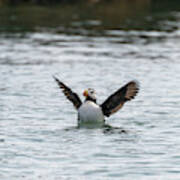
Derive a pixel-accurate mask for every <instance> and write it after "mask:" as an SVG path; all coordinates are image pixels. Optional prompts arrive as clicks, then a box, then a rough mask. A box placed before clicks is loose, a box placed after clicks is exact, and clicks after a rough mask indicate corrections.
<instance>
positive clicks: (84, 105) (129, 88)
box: [53, 76, 139, 126]
mask: <svg viewBox="0 0 180 180" xmlns="http://www.w3.org/2000/svg"><path fill="white" fill-rule="evenodd" d="M53 78H54V80H55V81H56V83H57V85H58V86H59V88H60V89H61V90H62V92H63V93H64V95H65V96H66V98H67V99H68V100H69V101H70V102H71V103H72V104H73V105H74V107H75V109H76V110H77V115H78V126H84V125H85V126H87V125H94V126H103V125H104V124H105V117H109V116H111V115H112V114H114V113H116V112H117V111H119V110H120V109H121V108H122V107H123V105H124V104H125V103H126V102H128V101H130V100H132V99H134V98H135V96H136V95H137V93H138V92H139V82H138V81H135V80H133V81H130V82H128V83H127V84H125V85H124V86H123V87H121V88H119V89H118V90H117V91H115V92H113V93H112V94H111V95H110V96H109V97H108V98H107V99H106V100H105V101H104V102H103V103H102V104H100V105H99V104H98V103H97V98H96V92H95V90H94V89H93V88H88V89H86V90H84V92H83V96H84V97H85V99H84V101H83V102H82V101H81V99H80V97H79V96H78V94H77V93H75V92H74V91H72V89H71V88H70V87H68V86H67V85H66V84H64V83H63V82H62V81H60V80H59V79H58V78H57V77H55V76H53Z"/></svg>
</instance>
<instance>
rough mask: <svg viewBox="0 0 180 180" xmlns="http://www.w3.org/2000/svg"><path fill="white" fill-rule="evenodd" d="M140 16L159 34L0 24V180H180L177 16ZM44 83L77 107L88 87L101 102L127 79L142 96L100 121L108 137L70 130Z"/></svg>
mask: <svg viewBox="0 0 180 180" xmlns="http://www.w3.org/2000/svg"><path fill="white" fill-rule="evenodd" d="M152 7H153V6H152ZM153 10H154V9H153ZM166 10H167V9H166ZM146 13H147V16H146V17H145V18H146V19H147V17H148V19H152V21H156V25H158V26H157V29H156V28H155V26H154V23H153V24H152V25H151V28H150V29H149V27H148V26H146V27H144V30H137V29H135V28H132V29H131V28H130V27H129V25H127V24H126V23H124V27H125V29H116V30H113V29H111V28H109V27H107V28H105V29H104V30H103V31H102V30H98V27H97V24H96V23H95V24H94V23H92V21H91V23H92V25H91V26H92V27H96V28H97V29H96V28H95V29H96V30H95V31H94V32H93V34H92V31H91V30H92V29H90V30H88V29H86V28H85V27H84V26H83V25H82V27H81V26H80V27H79V28H80V29H81V33H79V34H77V29H76V28H74V27H71V28H72V29H71V32H70V31H68V32H66V31H64V32H59V28H58V29H54V28H52V29H50V30H49V29H48V30H47V27H45V28H43V27H40V28H38V30H37V27H36V26H35V29H36V30H35V31H26V32H24V31H21V30H19V31H18V32H16V31H17V29H12V31H13V32H9V31H8V30H7V29H8V27H7V25H6V24H5V25H4V27H3V28H2V29H1V30H2V31H1V34H0V47H1V48H0V109H1V111H0V124H1V125H0V179H3V180H6V179H7V180H9V179H18V180H19V179H38V180H39V179H53V180H55V179H123V180H129V179H138V180H140V179H143V180H144V179H147V180H154V179H162V180H166V179H167V180H169V179H173V180H178V179H179V178H180V153H179V149H180V141H179V136H180V122H179V119H180V113H179V107H180V95H179V94H180V91H179V89H180V73H179V70H180V63H179V59H180V51H179V49H180V41H179V38H180V30H179V28H180V18H179V17H180V12H179V11H178V10H177V9H175V10H174V9H173V10H170V11H167V12H166V13H167V14H166V15H167V16H168V15H169V16H168V17H170V18H167V19H163V18H164V11H162V12H158V13H157V12H156V13H154V14H151V11H150V12H149V11H148V12H146ZM157 16H158V17H159V19H160V20H159V21H158V20H155V18H156V17H157ZM88 22H89V20H88ZM93 22H98V20H96V21H93ZM99 22H101V23H100V24H99V25H98V26H99V27H100V29H101V28H102V24H103V20H99ZM136 22H137V23H138V24H140V23H142V24H143V23H144V22H145V21H143V20H141V18H140V20H139V19H137V20H136ZM107 26H108V25H107ZM113 26H114V24H113ZM63 27H64V26H63ZM127 27H128V30H127V29H126V28H127ZM21 28H22V27H19V29H21ZM141 28H142V26H141ZM146 28H147V29H146ZM3 29H4V30H5V31H4V30H3ZM62 29H63V28H62ZM67 29H68V30H69V29H70V27H67ZM7 31H8V32H7ZM14 31H15V32H14ZM52 75H56V76H57V77H58V78H59V79H61V80H62V81H63V82H65V83H66V84H68V85H69V86H70V87H71V88H72V89H73V90H74V91H75V92H77V93H78V94H79V95H80V97H81V98H83V96H82V92H83V90H84V89H86V88H87V87H92V88H94V89H96V91H97V95H98V102H99V103H102V102H103V101H104V100H105V99H106V98H107V97H108V96H109V95H110V94H111V93H112V92H113V91H115V90H117V89H118V88H119V87H121V86H122V85H124V84H125V83H127V82H128V81H130V80H132V79H136V80H138V81H139V82H140V92H139V94H138V96H137V97H136V98H135V99H134V100H132V101H131V102H128V103H127V104H125V106H124V107H123V108H122V110H121V111H119V112H118V113H116V114H115V115H113V116H111V117H110V118H107V120H106V122H107V124H109V125H111V126H113V127H114V129H113V130H111V131H108V130H105V129H101V128H98V129H85V128H82V129H78V128H77V112H76V110H75V109H74V108H73V106H72V105H71V103H69V102H68V100H67V99H66V98H65V97H64V96H63V94H62V92H61V91H60V90H59V89H58V87H57V85H56V83H55V82H54V80H53V78H52ZM122 130H125V131H126V132H123V131H122Z"/></svg>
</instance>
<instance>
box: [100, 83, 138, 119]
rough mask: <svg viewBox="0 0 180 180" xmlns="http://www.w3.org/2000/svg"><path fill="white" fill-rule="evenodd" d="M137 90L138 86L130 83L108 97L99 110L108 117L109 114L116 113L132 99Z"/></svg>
mask: <svg viewBox="0 0 180 180" xmlns="http://www.w3.org/2000/svg"><path fill="white" fill-rule="evenodd" d="M138 90H139V84H138V82H136V81H131V82H129V83H127V84H126V85H125V86H123V87H122V88H120V89H119V90H117V91H116V92H115V93H114V94H112V95H111V96H110V97H108V98H107V99H106V100H105V101H104V103H103V104H101V108H102V111H103V114H104V115H105V116H110V115H111V114H113V113H115V112H117V111H118V110H119V109H120V108H122V106H123V105H124V103H125V102H127V101H130V100H131V99H133V98H134V97H135V96H136V94H137V93H138Z"/></svg>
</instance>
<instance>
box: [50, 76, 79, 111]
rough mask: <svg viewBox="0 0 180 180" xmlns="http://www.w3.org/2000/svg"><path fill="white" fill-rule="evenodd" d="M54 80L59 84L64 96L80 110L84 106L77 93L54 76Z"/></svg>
mask: <svg viewBox="0 0 180 180" xmlns="http://www.w3.org/2000/svg"><path fill="white" fill-rule="evenodd" d="M53 78H54V80H55V81H56V82H57V84H58V86H59V87H60V88H61V89H62V91H63V93H64V95H65V96H66V97H67V99H69V100H70V101H71V102H72V103H73V105H74V107H75V108H76V109H78V108H79V107H80V106H81V104H82V102H81V99H80V98H79V96H78V95H77V94H76V93H74V92H73V91H72V90H71V89H70V88H69V87H67V86H66V85H65V84H64V83H62V82H61V81H59V79H57V78H56V77H54V76H53Z"/></svg>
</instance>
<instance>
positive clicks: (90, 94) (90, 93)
mask: <svg viewBox="0 0 180 180" xmlns="http://www.w3.org/2000/svg"><path fill="white" fill-rule="evenodd" d="M83 96H85V98H86V100H91V101H94V102H96V93H95V91H94V89H92V88H88V89H86V90H85V91H84V92H83Z"/></svg>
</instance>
